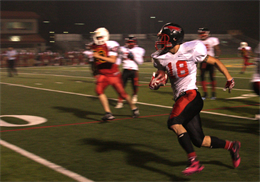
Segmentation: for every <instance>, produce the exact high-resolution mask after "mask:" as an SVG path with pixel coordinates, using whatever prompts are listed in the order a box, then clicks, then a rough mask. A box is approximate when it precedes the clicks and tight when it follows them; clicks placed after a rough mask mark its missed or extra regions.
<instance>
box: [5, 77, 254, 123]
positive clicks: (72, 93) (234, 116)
mask: <svg viewBox="0 0 260 182" xmlns="http://www.w3.org/2000/svg"><path fill="white" fill-rule="evenodd" d="M0 83H1V84H6V85H11V86H18V87H24V88H31V89H36V90H45V91H50V92H58V93H65V94H71V95H79V96H84V97H94V98H98V96H94V95H87V94H80V93H74V92H66V91H60V90H52V89H46V88H37V87H31V86H26V85H19V84H12V83H4V82H0ZM108 99H109V100H115V101H117V99H114V98H108ZM137 103H138V104H142V105H146V106H154V107H162V108H172V106H163V105H157V104H149V103H144V102H137ZM201 112H202V113H206V114H212V115H219V116H226V117H231V118H239V119H248V120H256V118H248V117H243V116H236V115H228V114H221V113H215V112H208V111H201Z"/></svg>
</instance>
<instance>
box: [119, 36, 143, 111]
mask: <svg viewBox="0 0 260 182" xmlns="http://www.w3.org/2000/svg"><path fill="white" fill-rule="evenodd" d="M120 52H121V56H120V57H118V59H117V64H121V63H123V65H122V67H123V74H122V80H123V86H124V88H125V87H126V84H127V81H128V80H129V79H130V80H131V83H132V89H133V94H132V95H133V96H132V102H133V103H136V102H137V92H138V80H139V76H138V65H140V64H143V62H144V59H143V57H144V54H145V50H144V49H143V48H142V47H139V46H138V45H137V40H136V38H135V37H134V36H133V35H129V36H128V37H127V38H126V39H125V46H122V47H120ZM122 107H123V99H122V98H121V97H119V99H118V103H117V105H116V107H115V108H122Z"/></svg>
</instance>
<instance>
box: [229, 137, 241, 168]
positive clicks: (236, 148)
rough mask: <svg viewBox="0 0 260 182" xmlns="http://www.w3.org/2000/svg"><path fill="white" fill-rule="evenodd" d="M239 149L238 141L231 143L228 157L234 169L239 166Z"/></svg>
mask: <svg viewBox="0 0 260 182" xmlns="http://www.w3.org/2000/svg"><path fill="white" fill-rule="evenodd" d="M240 147H241V143H240V142H239V141H234V142H233V147H232V148H231V149H230V155H231V158H232V161H233V166H234V168H237V167H238V166H239V164H240V161H241V158H240V156H239V153H238V152H239V149H240Z"/></svg>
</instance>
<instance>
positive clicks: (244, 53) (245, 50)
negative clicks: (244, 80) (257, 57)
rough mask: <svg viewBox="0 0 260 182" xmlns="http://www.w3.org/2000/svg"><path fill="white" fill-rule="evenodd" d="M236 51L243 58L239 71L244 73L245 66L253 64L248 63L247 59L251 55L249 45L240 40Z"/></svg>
mask: <svg viewBox="0 0 260 182" xmlns="http://www.w3.org/2000/svg"><path fill="white" fill-rule="evenodd" d="M238 51H239V53H240V54H241V57H242V58H243V66H242V68H241V72H240V74H243V73H245V71H246V67H247V66H250V65H253V64H254V63H249V59H250V57H251V56H252V55H253V52H252V49H251V47H250V46H248V44H247V42H241V43H240V47H238Z"/></svg>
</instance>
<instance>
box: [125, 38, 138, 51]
mask: <svg viewBox="0 0 260 182" xmlns="http://www.w3.org/2000/svg"><path fill="white" fill-rule="evenodd" d="M125 44H126V46H127V47H128V48H129V49H132V48H134V47H135V46H136V45H137V40H136V38H135V37H134V36H133V35H129V36H128V37H127V38H125Z"/></svg>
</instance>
